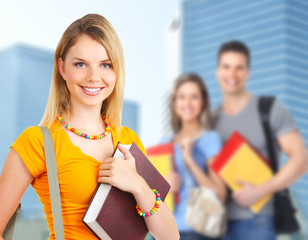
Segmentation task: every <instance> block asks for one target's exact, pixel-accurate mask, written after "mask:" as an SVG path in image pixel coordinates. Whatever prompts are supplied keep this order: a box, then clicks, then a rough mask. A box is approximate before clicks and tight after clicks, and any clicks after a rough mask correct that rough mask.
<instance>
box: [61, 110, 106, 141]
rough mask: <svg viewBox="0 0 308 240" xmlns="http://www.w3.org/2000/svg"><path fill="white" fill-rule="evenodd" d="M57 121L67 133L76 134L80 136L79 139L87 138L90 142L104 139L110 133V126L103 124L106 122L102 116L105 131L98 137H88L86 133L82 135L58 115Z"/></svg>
mask: <svg viewBox="0 0 308 240" xmlns="http://www.w3.org/2000/svg"><path fill="white" fill-rule="evenodd" d="M58 120H59V121H60V123H61V124H62V125H63V126H64V127H65V128H66V129H67V130H69V131H71V132H73V133H75V134H77V135H78V136H80V137H84V138H87V139H92V140H95V139H102V138H104V137H105V136H107V135H108V134H109V133H110V131H111V128H110V124H109V123H106V122H105V120H106V117H105V116H103V120H104V122H105V125H106V131H105V132H104V133H102V134H100V135H89V134H86V133H82V132H80V131H78V130H77V129H75V128H73V127H71V126H70V125H69V124H68V123H66V122H65V121H64V119H63V118H62V117H61V116H60V115H58Z"/></svg>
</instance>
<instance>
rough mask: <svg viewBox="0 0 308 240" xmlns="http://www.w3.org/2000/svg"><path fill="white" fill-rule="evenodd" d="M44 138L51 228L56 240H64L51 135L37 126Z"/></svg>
mask: <svg viewBox="0 0 308 240" xmlns="http://www.w3.org/2000/svg"><path fill="white" fill-rule="evenodd" d="M39 127H40V129H41V131H42V134H43V138H44V150H45V159H46V167H47V175H48V184H49V192H50V201H51V210H52V217H53V226H54V230H55V235H56V240H64V230H63V219H62V209H61V198H60V189H59V179H58V171H57V162H56V155H55V149H54V145H53V140H52V136H51V133H50V131H49V129H48V128H47V127H43V126H39Z"/></svg>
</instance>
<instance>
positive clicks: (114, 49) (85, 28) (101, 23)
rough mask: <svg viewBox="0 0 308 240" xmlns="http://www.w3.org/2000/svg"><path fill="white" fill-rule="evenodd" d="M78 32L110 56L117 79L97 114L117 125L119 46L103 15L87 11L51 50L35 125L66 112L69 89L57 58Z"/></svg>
mask: <svg viewBox="0 0 308 240" xmlns="http://www.w3.org/2000/svg"><path fill="white" fill-rule="evenodd" d="M82 34H86V35H88V36H90V37H92V38H93V39H95V40H97V41H98V42H99V43H101V44H102V45H103V46H104V48H105V49H106V51H107V53H108V55H109V57H110V60H111V63H112V65H113V67H114V71H115V73H116V77H117V79H116V84H115V88H114V90H113V92H112V93H111V94H110V96H109V97H108V98H107V99H105V100H104V102H103V104H102V107H101V115H102V116H106V117H107V119H108V121H110V122H111V123H112V124H114V125H116V126H120V125H121V119H122V108H123V97H124V84H125V69H124V54H123V49H122V45H121V42H120V39H119V37H118V35H117V33H116V32H115V30H114V28H113V27H112V25H111V24H110V23H109V22H108V21H107V19H106V18H104V17H103V16H101V15H98V14H87V15H85V16H84V17H82V18H80V19H77V20H76V21H74V22H73V23H72V24H71V25H70V26H69V27H68V28H67V29H66V30H65V32H64V33H63V35H62V37H61V39H60V41H59V43H58V46H57V49H56V51H55V58H54V66H53V73H52V78H51V86H50V91H49V97H48V101H47V105H46V108H45V113H44V115H43V118H42V120H41V122H40V123H39V125H42V126H50V125H51V124H52V122H53V121H54V120H55V118H56V117H57V115H58V114H61V113H63V112H66V111H68V108H69V101H70V92H69V90H68V88H67V85H66V81H64V79H63V78H62V76H61V74H60V71H59V66H58V59H59V58H62V59H63V61H64V60H65V57H66V54H67V52H68V50H69V49H70V48H71V47H72V46H73V45H74V44H76V42H77V40H78V38H79V37H80V36H81V35H82Z"/></svg>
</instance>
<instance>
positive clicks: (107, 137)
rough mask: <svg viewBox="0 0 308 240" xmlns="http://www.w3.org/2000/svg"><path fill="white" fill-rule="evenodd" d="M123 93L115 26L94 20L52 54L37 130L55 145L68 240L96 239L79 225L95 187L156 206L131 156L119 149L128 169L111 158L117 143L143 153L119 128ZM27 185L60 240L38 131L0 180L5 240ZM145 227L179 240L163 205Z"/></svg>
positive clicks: (71, 32) (73, 30) (79, 25)
mask: <svg viewBox="0 0 308 240" xmlns="http://www.w3.org/2000/svg"><path fill="white" fill-rule="evenodd" d="M123 91H124V57H123V51H122V46H121V43H120V40H119V38H118V36H117V34H116V32H115V30H114V29H113V27H112V26H111V24H110V23H109V22H108V21H107V20H106V19H105V18H104V17H102V16H100V15H97V14H88V15H86V16H84V17H82V18H80V19H78V20H76V21H75V22H73V23H72V24H71V25H70V26H69V27H68V28H67V30H66V31H65V32H64V34H63V36H62V38H61V40H60V42H59V44H58V46H57V49H56V52H55V60H54V70H53V76H52V82H51V88H50V95H49V98H48V102H47V106H46V110H45V114H44V116H43V118H42V120H41V122H40V125H42V126H47V127H48V128H49V129H50V131H51V134H52V137H53V141H54V146H55V152H56V160H57V169H58V176H59V185H60V194H61V204H62V214H63V225H64V235H65V239H97V238H96V237H95V236H94V234H93V233H92V232H91V231H90V230H89V229H88V228H87V227H86V226H85V225H84V224H83V223H82V217H83V215H84V213H85V211H86V209H87V207H88V204H89V201H90V199H91V196H92V194H93V192H94V190H95V188H96V186H97V183H98V182H102V183H108V184H111V185H113V186H115V187H117V188H119V189H121V190H123V191H127V192H130V193H132V194H133V196H134V197H135V199H136V201H137V204H138V206H139V208H140V209H142V211H143V212H149V211H150V210H151V209H152V208H153V206H154V205H155V200H156V198H155V194H154V193H153V191H152V190H151V189H150V188H149V186H148V185H147V183H146V182H145V181H144V179H143V178H142V177H141V176H140V175H139V174H138V173H137V172H136V169H135V159H134V158H133V157H132V155H131V154H130V152H129V151H128V150H126V149H125V148H122V147H120V150H121V151H122V153H123V154H124V156H125V159H126V161H123V160H121V159H118V158H112V157H111V155H112V153H113V151H114V148H115V145H116V144H117V142H118V141H120V142H121V143H123V144H130V143H132V142H133V141H134V142H135V143H136V144H137V145H138V146H139V148H140V149H141V150H142V151H143V152H145V150H144V147H143V145H142V143H141V141H140V140H139V138H138V136H137V135H136V134H135V133H134V132H133V131H132V130H130V129H128V128H126V127H121V117H122V105H123V93H124V92H123ZM30 184H32V186H33V187H34V189H35V190H36V192H37V194H38V196H39V198H40V200H41V202H42V204H43V206H44V211H45V213H46V216H47V222H48V226H49V229H50V239H55V234H54V227H53V220H52V213H51V204H50V195H49V190H48V189H49V188H48V178H47V173H46V163H45V158H44V146H43V137H42V133H41V131H40V129H39V127H37V126H33V127H29V128H27V129H26V130H25V131H24V132H23V133H22V134H21V135H20V136H19V137H18V138H17V140H16V141H15V142H14V143H13V145H12V146H11V149H10V151H9V153H8V156H7V159H6V161H5V164H4V167H3V169H2V173H1V175H0V212H1V214H0V239H3V238H2V237H1V236H2V233H3V231H4V229H5V226H6V224H7V222H8V221H9V219H10V217H11V216H12V214H13V212H14V210H15V209H16V207H17V204H18V203H19V201H20V199H21V197H22V195H23V194H24V192H25V190H26V189H27V187H28V186H29V185H30ZM136 214H137V213H136ZM144 219H145V222H146V225H147V227H148V229H149V231H150V232H151V234H152V235H153V236H154V237H155V238H156V239H168V240H170V239H179V233H178V230H177V227H176V222H175V220H174V217H173V216H172V213H171V211H170V210H169V209H168V208H167V207H166V204H165V203H164V202H162V201H161V203H160V206H159V209H158V210H157V212H155V214H154V215H152V216H150V217H145V218H144ZM120 224H121V223H119V225H120ZM116 227H118V226H115V228H116Z"/></svg>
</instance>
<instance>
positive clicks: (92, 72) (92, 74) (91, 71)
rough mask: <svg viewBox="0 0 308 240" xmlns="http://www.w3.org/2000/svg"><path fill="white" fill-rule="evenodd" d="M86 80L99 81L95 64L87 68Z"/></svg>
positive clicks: (98, 72)
mask: <svg viewBox="0 0 308 240" xmlns="http://www.w3.org/2000/svg"><path fill="white" fill-rule="evenodd" d="M87 81H88V82H99V81H100V71H99V69H98V68H97V67H96V66H91V67H89V68H88V71H87Z"/></svg>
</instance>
